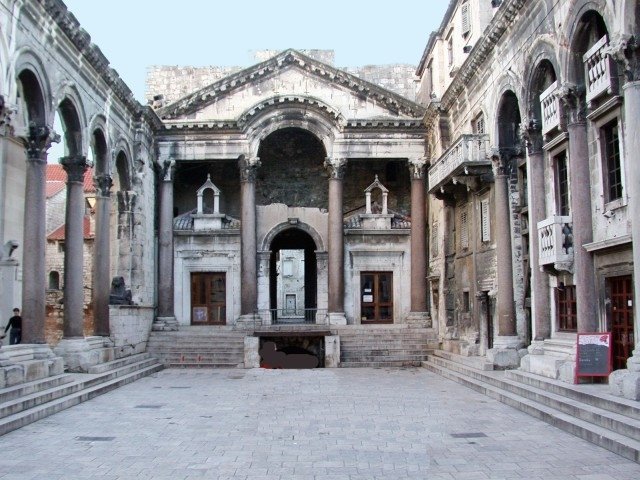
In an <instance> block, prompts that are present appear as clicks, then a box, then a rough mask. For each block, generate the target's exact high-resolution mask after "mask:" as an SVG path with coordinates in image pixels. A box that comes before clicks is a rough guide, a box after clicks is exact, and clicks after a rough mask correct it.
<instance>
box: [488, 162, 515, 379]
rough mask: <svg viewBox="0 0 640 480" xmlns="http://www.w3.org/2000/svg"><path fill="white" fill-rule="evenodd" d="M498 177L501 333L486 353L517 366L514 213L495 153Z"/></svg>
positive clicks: (497, 361) (502, 363) (498, 309)
mask: <svg viewBox="0 0 640 480" xmlns="http://www.w3.org/2000/svg"><path fill="white" fill-rule="evenodd" d="M493 171H494V176H495V185H494V194H495V198H494V202H495V225H496V263H497V268H496V274H497V284H498V295H497V299H496V313H497V317H498V335H497V337H496V338H495V339H494V342H493V348H492V349H490V350H489V351H488V352H487V359H488V360H489V361H491V362H493V363H494V364H495V365H496V366H498V367H501V368H511V367H516V366H518V364H519V362H520V358H519V355H518V351H517V349H518V348H519V347H520V340H519V338H518V337H517V332H516V312H515V303H514V297H513V263H512V257H511V214H510V211H509V187H508V184H507V183H508V175H507V171H506V165H505V159H504V158H501V155H500V154H495V155H494V156H493Z"/></svg>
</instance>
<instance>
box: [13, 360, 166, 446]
mask: <svg viewBox="0 0 640 480" xmlns="http://www.w3.org/2000/svg"><path fill="white" fill-rule="evenodd" d="M132 367H137V368H132ZM162 368H163V367H162V365H161V364H159V363H158V362H157V361H154V359H148V360H143V361H141V362H138V363H136V364H132V365H126V366H124V367H120V368H118V369H115V370H112V371H109V372H105V373H102V374H71V376H72V377H73V381H72V382H69V383H68V384H65V385H61V386H58V387H55V388H54V390H55V389H62V392H63V395H61V396H58V397H55V395H53V394H51V395H49V393H51V392H49V393H47V392H48V391H47V390H45V391H43V392H40V393H41V394H43V397H44V398H43V400H44V399H45V398H46V397H47V396H48V397H49V398H48V399H46V400H44V401H42V402H40V403H38V402H33V406H31V407H29V408H22V409H20V410H19V411H17V412H15V413H12V414H10V415H8V416H5V417H3V418H0V435H4V434H5V433H8V432H11V431H13V430H16V429H18V428H21V427H23V426H25V425H28V424H30V423H33V422H35V421H37V420H40V419H42V418H45V417H47V416H49V415H53V414H54V413H58V412H60V411H62V410H64V409H67V408H69V407H72V406H74V405H77V404H79V403H82V402H85V401H87V400H90V399H92V398H94V397H96V396H98V395H101V394H103V393H107V392H109V391H111V390H113V389H115V388H118V387H120V386H122V385H125V384H127V383H131V382H133V381H135V380H138V379H139V378H142V377H145V376H147V375H150V374H152V373H155V372H157V371H159V370H162ZM54 397H55V398H54ZM18 400H19V399H18ZM25 400H26V399H25ZM26 401H27V402H28V400H26ZM0 408H2V406H0Z"/></svg>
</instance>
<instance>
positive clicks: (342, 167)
mask: <svg viewBox="0 0 640 480" xmlns="http://www.w3.org/2000/svg"><path fill="white" fill-rule="evenodd" d="M324 168H326V169H327V172H329V177H330V178H335V179H338V180H342V179H343V178H344V174H345V172H346V170H347V159H346V158H331V157H327V158H325V160H324Z"/></svg>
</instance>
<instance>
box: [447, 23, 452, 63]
mask: <svg viewBox="0 0 640 480" xmlns="http://www.w3.org/2000/svg"><path fill="white" fill-rule="evenodd" d="M447 58H448V62H449V63H448V65H449V66H450V67H451V66H453V30H451V32H449V36H448V37H447Z"/></svg>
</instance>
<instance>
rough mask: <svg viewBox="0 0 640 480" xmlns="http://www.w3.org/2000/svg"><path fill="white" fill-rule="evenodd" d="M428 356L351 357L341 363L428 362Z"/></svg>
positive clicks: (341, 359)
mask: <svg viewBox="0 0 640 480" xmlns="http://www.w3.org/2000/svg"><path fill="white" fill-rule="evenodd" d="M427 357H428V355H426V354H423V355H421V354H417V355H410V354H407V355H350V356H345V357H341V358H340V362H345V363H348V362H386V361H389V362H396V361H397V362H400V361H405V360H406V361H408V362H423V361H426V359H427Z"/></svg>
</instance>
